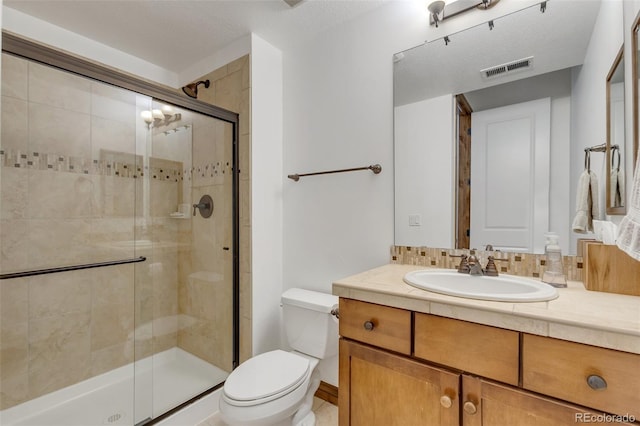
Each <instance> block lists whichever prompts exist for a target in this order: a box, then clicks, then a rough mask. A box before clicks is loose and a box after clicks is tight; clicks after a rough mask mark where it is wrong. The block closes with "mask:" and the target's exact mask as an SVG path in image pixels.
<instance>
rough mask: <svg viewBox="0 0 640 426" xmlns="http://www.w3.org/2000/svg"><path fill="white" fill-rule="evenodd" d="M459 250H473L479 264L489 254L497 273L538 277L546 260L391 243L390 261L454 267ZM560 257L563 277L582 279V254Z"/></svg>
mask: <svg viewBox="0 0 640 426" xmlns="http://www.w3.org/2000/svg"><path fill="white" fill-rule="evenodd" d="M461 254H466V255H470V254H475V255H476V256H477V257H478V258H479V259H480V262H482V265H486V263H487V258H488V257H489V256H493V257H494V258H495V260H496V266H497V267H498V271H499V272H500V273H504V274H510V275H518V276H521V277H532V278H540V277H542V274H543V273H544V267H545V263H546V260H545V256H544V254H531V253H507V252H501V251H484V250H467V249H442V248H432V247H406V246H391V263H395V264H402V265H418V266H429V267H433V268H444V269H457V268H458V265H459V264H460V258H459V257H457V256H460V255H461ZM562 260H563V263H564V272H565V275H566V277H567V279H568V280H570V281H582V272H583V260H582V257H579V256H563V257H562Z"/></svg>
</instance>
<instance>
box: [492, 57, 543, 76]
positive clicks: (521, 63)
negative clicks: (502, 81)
mask: <svg viewBox="0 0 640 426" xmlns="http://www.w3.org/2000/svg"><path fill="white" fill-rule="evenodd" d="M532 68H533V56H529V57H528V58H523V59H518V60H516V61H511V62H508V63H506V64H502V65H497V66H495V67H490V68H485V69H483V70H480V73H481V74H482V78H485V79H487V78H496V77H500V76H504V75H509V74H512V73H514V72H518V71H524V70H529V69H532Z"/></svg>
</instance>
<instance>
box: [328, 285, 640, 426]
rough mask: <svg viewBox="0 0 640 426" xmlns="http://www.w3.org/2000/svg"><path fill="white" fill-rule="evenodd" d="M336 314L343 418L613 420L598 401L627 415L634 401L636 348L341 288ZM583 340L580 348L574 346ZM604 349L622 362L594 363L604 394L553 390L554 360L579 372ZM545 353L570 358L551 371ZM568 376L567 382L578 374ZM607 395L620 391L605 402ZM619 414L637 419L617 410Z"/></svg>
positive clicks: (487, 422)
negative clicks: (480, 320)
mask: <svg viewBox="0 0 640 426" xmlns="http://www.w3.org/2000/svg"><path fill="white" fill-rule="evenodd" d="M339 324H340V336H341V339H340V354H339V362H340V373H339V389H340V393H339V401H338V408H339V411H338V413H339V414H338V415H339V425H340V426H378V425H379V426H389V425H398V426H438V425H446V426H451V425H462V426H505V425H514V426H515V425H517V426H565V425H566V426H569V425H573V426H575V425H576V424H579V423H591V424H603V425H604V424H612V420H611V417H609V418H607V417H602V416H603V415H602V411H596V410H603V411H612V410H614V409H615V410H617V412H618V413H623V414H628V415H632V416H633V415H635V413H636V411H637V409H638V407H640V399H638V398H640V393H638V392H637V390H638V389H636V388H634V386H635V387H637V386H640V385H638V383H639V381H635V380H634V379H635V377H636V376H635V375H637V374H640V373H638V372H637V369H635V371H630V370H634V369H633V368H632V367H633V365H636V366H638V365H640V364H637V363H638V362H640V356H639V355H634V354H625V353H621V352H618V351H612V350H609V349H602V348H594V347H591V346H587V345H579V344H574V343H571V342H564V341H559V340H557V339H551V338H547V337H540V336H531V335H526V334H523V333H519V332H516V331H512V330H505V329H500V328H496V327H490V326H485V325H481V324H475V323H470V322H466V321H460V320H454V319H450V318H443V317H438V316H435V315H428V314H422V313H415V312H411V311H407V310H403V309H398V308H391V307H387V306H382V305H377V304H372V303H366V302H360V301H357V300H352V299H344V298H341V299H340V323H339ZM558 342H559V344H560V346H561V347H563V348H564V346H565V344H569V345H570V346H569V348H570V351H569V352H565V351H563V350H560V349H557V348H556V349H555V352H552V353H547V354H545V352H546V351H547V350H550V349H549V348H548V347H547V345H551V346H553V347H554V348H555V346H556V345H557V344H558ZM571 345H575V346H571ZM581 346H585V347H586V348H587V351H585V352H580V347H581ZM576 350H578V352H573V351H576ZM592 350H595V351H592ZM603 351H604V352H603ZM552 354H553V355H552ZM583 354H585V355H584V357H583V356H582V355H583ZM551 356H553V358H550V357H551ZM607 356H613V358H611V359H610V360H611V361H613V362H616V363H620V362H624V366H620V365H619V366H617V367H614V368H613V369H612V368H610V367H608V368H606V369H605V368H604V367H602V368H601V369H600V370H601V371H604V372H605V373H607V374H606V376H605V377H610V378H611V379H610V381H611V386H610V389H609V394H602V393H600V395H605V398H604V399H598V397H597V396H596V397H594V398H595V399H585V398H586V397H584V396H583V394H584V395H589V392H582V393H579V392H578V393H576V392H575V391H574V389H573V388H567V389H566V392H569V394H568V396H564V397H563V395H565V394H558V393H557V392H558V391H557V389H556V387H560V388H562V383H564V381H565V378H564V376H563V374H565V373H564V372H563V371H562V368H560V367H558V365H560V366H564V367H566V368H569V367H567V365H574V367H572V368H573V370H574V372H575V371H579V372H580V373H581V374H583V373H584V371H582V370H580V365H584V366H585V367H584V368H586V369H587V370H585V371H587V372H588V371H591V370H589V369H593V368H596V367H593V366H594V365H595V366H598V365H600V364H598V363H602V362H603V360H604V359H608V358H607ZM594 357H595V358H594ZM603 357H604V358H603ZM523 358H524V360H525V362H524V364H523V362H522V359H523ZM550 359H559V360H564V363H565V364H567V365H564V364H563V363H562V362H560V364H558V363H552V364H551V365H555V366H556V367H555V368H557V370H555V371H551V372H549V371H548V369H549V368H550V367H549V366H548V365H546V364H543V363H541V361H540V360H547V361H548V360H550ZM634 363H635V364H634ZM632 364H633V365H632ZM576 365H577V367H576ZM621 368H622V369H624V368H626V369H628V370H627V371H629V374H630V376H629V377H628V380H623V379H622V378H621V377H620V375H619V374H618V373H616V375H615V376H613V375H610V374H609V372H610V371H616V372H617V371H620V369H621ZM541 369H542V370H545V371H547V373H548V374H550V375H551V376H555V377H554V378H553V380H551V381H550V383H549V384H550V387H549V388H548V389H547V386H546V385H545V383H544V382H545V381H547V379H549V378H550V376H549V377H547V378H545V377H544V376H541V371H542V370H541ZM569 369H570V368H569ZM596 370H597V368H596ZM600 370H599V371H600ZM603 374H604V373H603ZM523 378H524V388H523V383H522V382H523ZM540 379H541V380H540ZM566 380H567V383H571V386H573V383H574V382H575V381H573V380H572V379H566ZM621 383H626V384H628V386H629V387H628V389H624V390H623V389H622V388H621V385H620V384H621ZM556 384H557V385H556ZM531 391H534V392H531ZM571 392H573V394H571ZM554 397H555V398H562V399H564V400H565V401H562V400H559V399H555V398H554ZM613 399H619V400H618V401H617V402H616V404H613V405H609V403H608V401H611V400H613ZM566 401H571V402H573V403H575V405H574V404H572V403H571V402H566ZM603 401H604V402H603ZM588 403H589V404H588ZM585 406H591V407H594V410H591V409H589V408H585ZM637 418H638V416H636V419H637ZM599 420H602V421H600V422H599ZM616 424H634V425H636V426H638V423H621V422H620V419H617V421H616Z"/></svg>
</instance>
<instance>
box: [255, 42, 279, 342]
mask: <svg viewBox="0 0 640 426" xmlns="http://www.w3.org/2000/svg"><path fill="white" fill-rule="evenodd" d="M282 93H283V82H282V52H281V51H280V50H278V49H277V48H275V47H274V46H272V45H271V44H269V43H268V42H266V41H265V40H263V39H262V38H260V37H258V36H257V35H255V34H252V36H251V178H252V179H251V221H252V223H251V232H252V237H251V244H252V253H253V254H252V264H251V273H252V279H253V295H252V300H253V312H252V324H253V335H252V336H253V353H254V354H258V353H262V352H265V351H268V350H272V349H276V348H278V347H280V341H281V338H280V307H279V306H280V294H281V293H282V280H283V279H282V265H283V257H282V253H283V240H282V235H283V221H282V217H283V212H282V181H283V176H282V169H283V168H282V118H283V117H282V101H283V98H282Z"/></svg>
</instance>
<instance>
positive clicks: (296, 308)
mask: <svg viewBox="0 0 640 426" xmlns="http://www.w3.org/2000/svg"><path fill="white" fill-rule="evenodd" d="M281 301H282V316H283V321H284V328H285V332H286V335H287V340H288V342H289V345H290V346H291V347H292V348H293V349H294V350H296V351H298V352H302V353H304V354H307V355H311V356H313V357H315V358H320V359H322V358H328V357H330V356H333V355H336V354H337V353H338V320H337V319H336V317H334V316H333V315H331V310H332V309H333V308H337V307H338V296H334V295H332V294H327V293H320V292H317V291H311V290H304V289H301V288H290V289H289V290H287V291H285V292H284V293H282V298H281Z"/></svg>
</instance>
